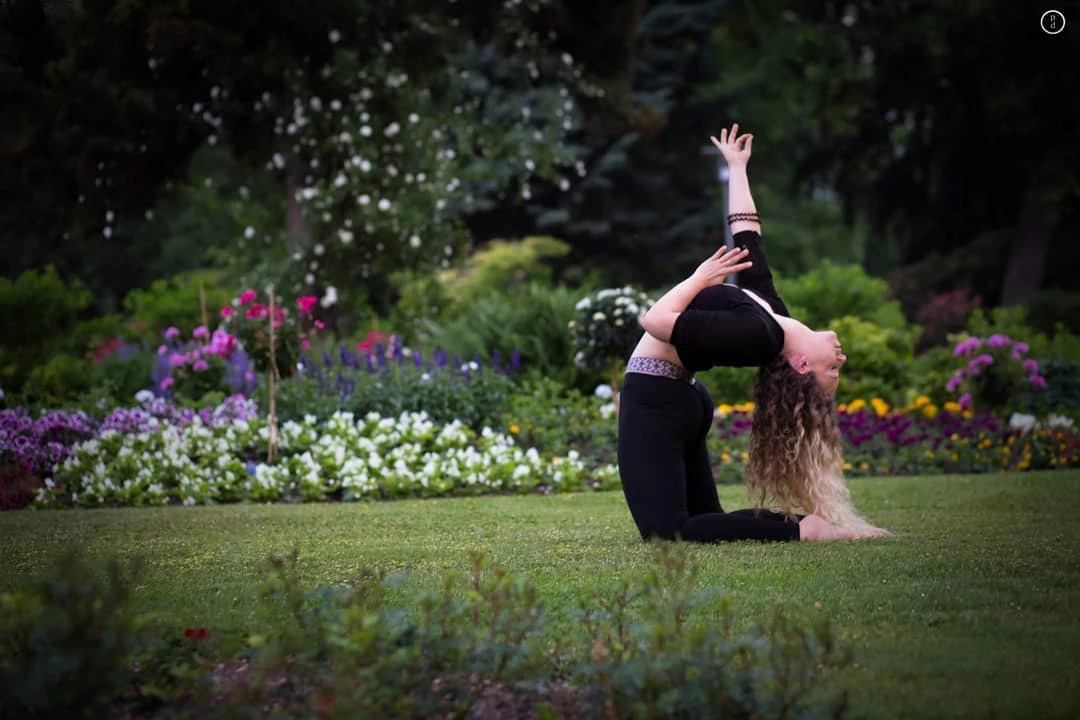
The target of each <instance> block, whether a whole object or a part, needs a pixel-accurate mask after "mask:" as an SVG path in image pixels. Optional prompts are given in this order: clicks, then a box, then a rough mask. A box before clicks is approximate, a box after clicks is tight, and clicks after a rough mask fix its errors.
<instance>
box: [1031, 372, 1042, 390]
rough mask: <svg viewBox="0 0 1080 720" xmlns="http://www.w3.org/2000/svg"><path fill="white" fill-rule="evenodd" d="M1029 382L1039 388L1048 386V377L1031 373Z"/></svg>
mask: <svg viewBox="0 0 1080 720" xmlns="http://www.w3.org/2000/svg"><path fill="white" fill-rule="evenodd" d="M1028 382H1029V383H1031V384H1032V385H1034V386H1035V387H1037V388H1038V389H1039V390H1043V389H1045V388H1046V378H1044V377H1043V376H1042V375H1031V376H1030V377H1028Z"/></svg>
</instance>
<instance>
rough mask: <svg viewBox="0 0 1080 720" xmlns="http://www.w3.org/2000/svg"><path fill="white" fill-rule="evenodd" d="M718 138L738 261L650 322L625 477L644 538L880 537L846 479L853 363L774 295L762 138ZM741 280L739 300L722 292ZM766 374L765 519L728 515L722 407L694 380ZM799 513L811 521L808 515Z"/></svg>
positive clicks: (674, 295)
mask: <svg viewBox="0 0 1080 720" xmlns="http://www.w3.org/2000/svg"><path fill="white" fill-rule="evenodd" d="M738 130H739V126H738V125H737V124H736V125H733V126H732V128H731V130H730V132H729V131H728V130H726V129H725V130H723V131H721V133H720V138H719V139H717V138H715V137H714V138H712V141H713V143H714V144H715V145H716V147H717V148H718V149H719V150H720V152H721V153H722V154H723V156H724V159H725V160H726V161H727V164H728V168H729V180H728V183H729V196H730V201H729V202H730V210H731V214H730V215H729V218H728V220H729V222H730V224H731V230H732V233H733V235H734V240H735V243H736V245H737V247H736V248H733V249H731V250H727V249H725V248H721V249H720V250H718V251H717V252H716V253H715V254H714V255H712V256H711V257H709V258H708V259H707V260H705V262H703V263H702V264H701V265H700V266H699V267H698V268H697V269H696V270H695V271H694V273H693V274H692V275H691V276H690V277H689V278H687V279H686V280H684V281H682V282H681V283H679V284H678V285H676V286H675V287H674V288H672V289H671V290H670V291H668V292H667V293H666V294H665V295H664V296H663V297H662V298H660V299H659V300H658V301H657V302H656V304H655V305H653V307H652V308H651V309H650V310H649V311H648V312H647V313H646V314H645V315H644V316H642V318H641V324H642V327H643V328H644V329H645V334H644V335H643V336H642V338H641V341H640V342H639V343H638V345H637V347H636V348H635V349H634V352H633V354H632V355H631V357H630V360H629V362H628V363H627V374H626V379H625V381H624V384H623V388H622V392H621V397H620V412H619V440H618V454H619V477H620V480H621V482H622V487H623V492H624V494H625V496H626V500H627V504H628V505H629V507H630V513H631V515H632V516H633V518H634V522H635V523H636V524H637V527H638V530H639V532H640V533H641V536H642V537H643V538H646V539H648V538H650V537H661V538H667V539H676V538H681V539H683V540H689V541H698V542H719V541H725V540H833V539H854V538H859V537H868V536H879V535H883V534H884V531H883V530H881V529H880V528H876V527H874V526H873V525H871V524H870V523H868V522H866V521H865V520H863V519H862V518H861V517H859V515H858V514H856V512H855V511H854V509H853V508H852V505H851V499H850V496H849V494H848V490H847V486H846V484H845V483H844V477H843V461H842V459H841V456H840V435H839V431H838V429H837V423H836V409H835V404H834V401H833V396H834V394H835V392H836V386H837V383H838V381H839V377H840V368H841V367H842V366H843V365H844V362H845V361H846V360H847V358H846V357H845V356H844V354H843V351H842V348H841V345H840V341H839V339H838V338H837V336H836V333H834V332H832V331H820V332H819V331H814V330H811V329H810V328H808V327H807V326H806V325H804V324H802V323H801V322H799V321H798V320H795V319H794V318H791V317H790V316H789V313H788V310H787V307H786V306H785V305H784V303H783V301H782V300H781V299H780V297H779V296H778V295H777V293H776V288H775V287H774V285H773V280H772V273H771V272H770V270H769V265H768V260H767V259H766V257H765V251H764V248H763V247H762V244H761V225H760V222H759V219H758V216H757V212H756V208H755V206H754V201H753V198H752V196H751V194H750V183H749V179H748V176H747V172H746V167H747V162H748V161H749V159H750V151H751V145H752V142H753V136H751V135H741V136H740V135H739V134H738ZM736 272H738V273H741V274H740V276H739V281H740V284H739V286H738V287H736V286H734V285H730V284H726V283H725V282H724V281H725V280H726V278H727V276H728V275H730V274H732V273H736ZM720 365H726V366H735V367H748V366H750V367H752V366H757V367H759V368H760V370H759V372H758V377H757V381H756V383H755V390H754V400H755V404H756V409H755V412H754V423H753V428H752V430H751V439H750V461H749V463H748V466H747V485H748V487H749V490H750V494H751V496H752V497H753V498H754V500H755V501H756V503H757V504H758V505H761V506H768V505H771V506H772V508H773V509H764V508H763V507H761V508H755V509H749V510H739V511H736V512H731V513H728V512H724V510H723V508H722V507H721V506H720V502H719V499H718V497H717V493H716V484H715V481H714V478H713V475H712V469H711V467H710V464H709V457H708V451H707V449H706V444H705V437H706V435H707V434H708V432H709V429H710V428H711V426H712V419H713V407H714V405H713V401H712V398H711V397H710V396H709V393H708V391H707V390H706V389H705V387H704V386H703V385H702V384H701V383H700V382H697V381H696V379H695V378H694V373H695V372H697V371H699V370H705V369H708V368H710V367H715V366H720ZM796 510H801V511H802V512H803V513H806V514H797V513H796Z"/></svg>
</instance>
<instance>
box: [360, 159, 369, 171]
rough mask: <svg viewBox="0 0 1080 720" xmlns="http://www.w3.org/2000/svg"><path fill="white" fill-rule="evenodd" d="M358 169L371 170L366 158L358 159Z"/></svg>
mask: <svg viewBox="0 0 1080 720" xmlns="http://www.w3.org/2000/svg"><path fill="white" fill-rule="evenodd" d="M360 170H361V172H371V163H370V162H368V161H367V160H361V161H360Z"/></svg>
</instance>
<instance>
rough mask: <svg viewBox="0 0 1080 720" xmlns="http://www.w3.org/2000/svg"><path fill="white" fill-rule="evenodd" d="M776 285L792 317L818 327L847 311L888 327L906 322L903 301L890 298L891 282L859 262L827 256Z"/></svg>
mask: <svg viewBox="0 0 1080 720" xmlns="http://www.w3.org/2000/svg"><path fill="white" fill-rule="evenodd" d="M776 289H777V291H778V292H779V293H780V297H782V298H784V302H785V304H787V305H788V307H789V309H791V315H792V317H795V318H797V319H799V320H800V321H802V322H804V323H806V324H807V325H808V326H810V327H811V328H814V329H819V328H822V327H824V326H825V325H827V324H828V323H829V322H830V321H831V320H834V319H836V318H842V317H845V316H847V315H855V316H857V317H859V318H862V319H864V320H866V321H869V322H872V323H875V324H877V325H881V326H882V327H888V328H902V327H904V325H905V324H906V320H905V319H904V314H903V312H902V311H901V310H900V304H899V303H898V302H896V301H895V300H890V299H889V285H888V283H886V282H885V281H884V280H882V279H880V278H875V277H871V276H869V275H867V274H866V271H865V270H863V268H861V267H860V266H858V265H835V264H833V263H832V262H830V261H829V260H823V261H822V262H821V263H819V264H818V265H817V266H816V267H815V268H814V269H812V270H810V271H808V272H806V273H803V274H802V275H800V276H798V277H796V278H791V279H786V278H783V277H780V278H778V279H777V280H776ZM841 339H843V336H841Z"/></svg>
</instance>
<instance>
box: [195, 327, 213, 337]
mask: <svg viewBox="0 0 1080 720" xmlns="http://www.w3.org/2000/svg"><path fill="white" fill-rule="evenodd" d="M209 335H210V333H209V332H207V330H206V326H205V325H200V326H199V327H197V328H195V330H193V331H192V333H191V337H194V338H204V337H207V336H209Z"/></svg>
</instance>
